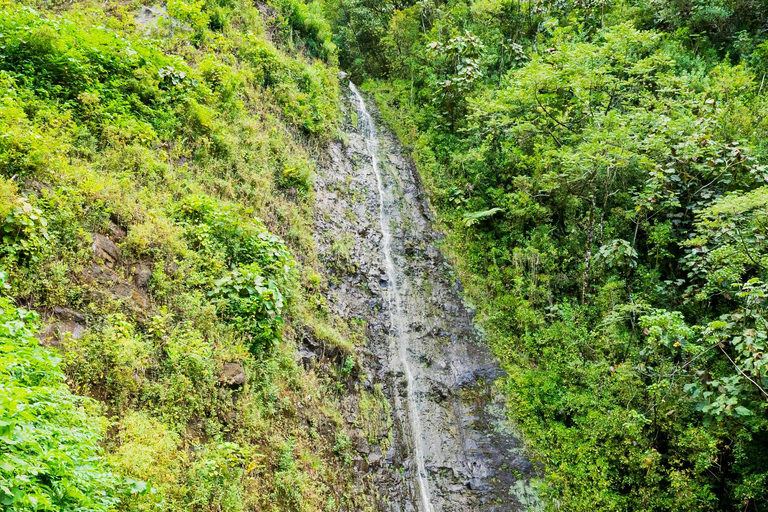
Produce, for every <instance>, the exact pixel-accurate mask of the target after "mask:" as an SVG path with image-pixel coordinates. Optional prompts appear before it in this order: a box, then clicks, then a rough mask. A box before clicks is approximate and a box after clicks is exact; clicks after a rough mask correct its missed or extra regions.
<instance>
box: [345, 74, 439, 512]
mask: <svg viewBox="0 0 768 512" xmlns="http://www.w3.org/2000/svg"><path fill="white" fill-rule="evenodd" d="M349 87H350V89H351V90H352V92H353V93H354V95H355V97H356V98H357V102H358V113H359V114H360V116H359V122H360V129H361V132H362V133H363V137H364V138H365V145H366V148H367V150H368V153H369V154H370V156H371V166H372V167H373V171H374V173H375V174H376V184H377V186H378V192H379V224H380V226H381V235H382V237H381V250H382V252H383V254H384V266H385V268H386V272H387V279H388V280H389V283H390V286H389V293H388V297H387V300H388V301H389V310H390V318H391V330H390V332H391V333H392V334H393V336H394V338H395V342H396V344H397V349H398V350H397V355H398V358H399V362H400V364H401V366H402V369H403V373H404V374H405V379H406V396H407V407H408V418H409V420H410V427H411V441H412V443H413V458H414V460H415V462H416V473H417V475H416V476H417V485H418V488H419V494H420V497H421V505H422V512H433V511H434V508H433V506H432V501H431V499H430V495H429V481H428V478H427V470H426V467H425V465H424V446H423V439H422V429H421V419H420V418H419V410H418V406H417V403H416V396H415V392H414V389H413V388H414V380H413V372H412V371H411V365H410V363H409V361H408V353H407V350H408V343H409V336H408V330H407V322H406V318H407V317H406V314H405V311H404V310H403V306H402V302H403V301H402V296H401V290H400V286H399V285H398V282H397V273H396V272H395V262H394V259H393V258H392V231H391V228H390V218H389V216H388V214H387V210H386V208H385V206H384V203H385V195H384V181H383V179H382V177H381V170H380V169H379V157H378V151H379V139H378V136H377V134H376V125H375V124H374V122H373V118H372V117H371V114H370V113H369V112H368V108H367V107H366V106H365V100H364V99H363V96H362V95H361V94H360V90H359V89H358V88H357V87H356V86H355V84H353V83H352V82H350V83H349Z"/></svg>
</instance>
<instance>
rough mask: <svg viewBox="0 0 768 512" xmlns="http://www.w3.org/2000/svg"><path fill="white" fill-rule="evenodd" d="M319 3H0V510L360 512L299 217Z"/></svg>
mask: <svg viewBox="0 0 768 512" xmlns="http://www.w3.org/2000/svg"><path fill="white" fill-rule="evenodd" d="M319 7H320V5H319V4H317V3H311V4H306V3H304V2H299V1H291V2H287V1H284V2H274V4H273V5H266V4H263V5H262V4H259V5H258V6H254V5H253V4H252V3H248V2H244V1H240V0H212V1H207V0H205V1H199V2H185V1H183V0H173V1H169V2H168V3H167V4H166V5H165V6H164V7H163V8H160V7H159V6H154V7H153V9H151V10H147V9H142V8H143V5H142V3H141V2H128V3H126V2H90V1H83V2H67V3H62V2H42V1H40V2H30V3H24V4H22V3H17V2H15V1H10V2H7V1H6V2H2V3H0V241H1V243H0V268H2V269H3V271H4V273H3V274H1V275H2V277H3V281H2V284H3V286H5V285H6V283H7V286H8V290H7V291H4V294H7V296H8V297H13V301H12V300H11V299H9V298H5V295H3V298H0V502H2V504H3V507H4V510H13V511H32V510H51V511H54V510H55V511H69V510H72V511H74V510H78V511H106V510H121V511H148V510H163V511H214V510H227V511H239V510H264V511H278V510H280V511H287V510H293V511H310V510H311V511H316V510H339V507H345V509H354V510H368V509H369V508H368V507H369V504H368V503H367V499H368V498H367V497H366V493H365V492H361V486H363V487H364V486H365V485H367V484H366V481H365V480H364V477H363V476H362V475H355V474H354V470H353V469H352V468H351V467H350V466H349V464H348V463H347V462H348V460H347V459H348V457H349V455H348V454H347V453H346V451H344V452H342V451H340V450H339V448H338V440H339V439H344V438H346V439H349V437H348V436H349V434H347V433H346V432H345V429H348V428H349V426H348V422H347V421H346V420H345V419H342V416H341V414H342V413H341V412H340V411H341V407H340V401H341V399H342V398H344V397H345V396H344V395H342V394H341V393H340V391H339V389H340V388H339V380H341V379H343V378H344V375H345V372H346V374H348V373H349V370H347V367H348V366H349V364H352V365H354V359H353V358H352V357H351V354H352V348H353V346H352V343H354V342H356V341H357V340H358V339H359V338H358V337H357V336H351V335H350V333H352V332H355V329H356V328H355V327H353V326H348V325H346V324H345V323H344V322H343V321H342V320H340V319H339V318H336V317H334V316H333V315H332V314H330V312H329V311H328V309H327V308H326V307H325V305H324V300H323V296H322V291H323V287H324V284H323V282H322V279H321V278H320V276H319V275H318V272H317V270H316V269H317V264H318V263H317V256H316V254H315V250H314V245H313V241H312V233H311V230H310V226H311V225H312V222H313V221H312V213H313V212H312V201H313V192H312V175H313V172H314V165H315V164H314V160H313V159H312V157H311V156H310V155H312V154H315V153H317V148H320V147H323V146H324V145H325V144H327V142H328V141H329V140H330V139H331V138H332V137H335V131H336V127H337V123H338V115H339V114H338V94H339V93H338V83H337V82H338V78H337V77H338V71H337V70H336V68H335V66H336V49H335V46H334V44H333V42H332V41H331V40H330V29H329V25H328V23H327V22H325V21H324V20H323V17H322V12H321V10H320V9H319ZM21 305H23V306H24V309H22V308H21V307H19V306H21ZM32 309H34V310H36V311H37V312H38V313H39V314H40V316H41V318H42V322H41V324H42V325H43V326H44V327H41V328H40V329H39V330H38V332H37V337H38V338H39V339H40V342H41V343H42V346H41V343H39V342H38V341H37V339H35V337H34V336H33V334H34V333H35V330H36V329H37V327H36V326H37V325H38V321H37V315H36V314H35V313H32V312H30V311H28V310H32ZM303 338H316V340H317V341H318V342H319V343H320V344H321V345H323V344H324V345H326V346H331V348H332V349H333V351H335V352H334V353H338V354H340V355H339V356H338V360H335V361H330V365H331V368H330V370H331V371H317V370H315V369H312V368H310V369H305V368H304V367H303V366H300V365H299V364H297V362H296V359H295V351H296V345H297V343H298V341H299V340H300V339H303ZM333 365H335V366H336V368H334V367H333ZM341 388H342V390H343V392H344V393H345V394H346V393H348V391H347V390H346V388H344V387H343V386H342V387H341ZM73 393H76V394H77V395H80V396H76V395H74V394H73ZM86 397H88V398H86ZM345 436H347V437H345Z"/></svg>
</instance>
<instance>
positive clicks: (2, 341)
mask: <svg viewBox="0 0 768 512" xmlns="http://www.w3.org/2000/svg"><path fill="white" fill-rule="evenodd" d="M5 278H6V276H5V274H4V273H2V272H0V293H2V288H3V287H4V286H7V285H6V284H5ZM37 326H38V318H37V315H36V314H35V313H33V312H31V311H27V310H24V309H21V308H17V307H15V306H14V305H13V303H12V302H11V301H10V300H9V299H8V298H7V297H0V390H2V394H0V447H2V448H1V449H0V492H2V494H0V503H2V504H3V508H4V510H9V511H16V510H88V511H107V510H111V507H112V505H114V504H115V502H116V499H115V490H116V488H117V483H118V480H117V479H116V477H115V476H114V475H112V474H110V473H109V472H108V471H105V470H104V469H103V463H104V458H103V454H102V449H101V447H100V445H99V435H100V434H101V433H102V431H103V428H104V426H105V422H104V419H103V418H102V417H101V415H100V414H99V408H98V407H97V405H96V403H95V402H94V401H92V400H89V399H87V398H80V397H76V396H74V395H73V394H72V393H71V392H70V390H69V388H67V386H66V384H65V383H64V374H63V372H62V371H61V368H60V367H59V363H60V362H61V360H60V359H59V358H56V357H54V356H53V355H52V354H51V353H50V352H48V351H47V350H45V349H44V348H42V347H41V346H40V344H39V342H38V341H37V339H36V338H35V337H34V333H35V331H36V328H37ZM126 483H127V482H126Z"/></svg>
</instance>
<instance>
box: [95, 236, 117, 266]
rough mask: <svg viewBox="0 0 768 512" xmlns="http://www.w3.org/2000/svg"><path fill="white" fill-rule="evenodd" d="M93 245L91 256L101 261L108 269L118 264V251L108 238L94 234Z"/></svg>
mask: <svg viewBox="0 0 768 512" xmlns="http://www.w3.org/2000/svg"><path fill="white" fill-rule="evenodd" d="M92 240H93V243H92V244H91V248H92V249H93V255H94V256H96V258H98V259H100V260H103V261H104V264H106V265H107V266H108V267H109V268H113V267H114V266H115V265H117V264H118V263H120V260H121V255H120V249H119V248H118V247H117V246H116V245H115V243H114V242H113V241H112V240H110V239H109V238H107V237H105V236H104V235H101V234H99V233H94V234H93V236H92Z"/></svg>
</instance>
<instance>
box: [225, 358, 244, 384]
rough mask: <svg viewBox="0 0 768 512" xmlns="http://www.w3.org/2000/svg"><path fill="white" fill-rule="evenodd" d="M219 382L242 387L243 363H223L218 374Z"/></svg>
mask: <svg viewBox="0 0 768 512" xmlns="http://www.w3.org/2000/svg"><path fill="white" fill-rule="evenodd" d="M219 382H221V383H222V384H224V385H225V386H228V387H231V388H238V387H242V386H243V384H245V368H243V363H224V366H222V368H221V373H220V374H219Z"/></svg>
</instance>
